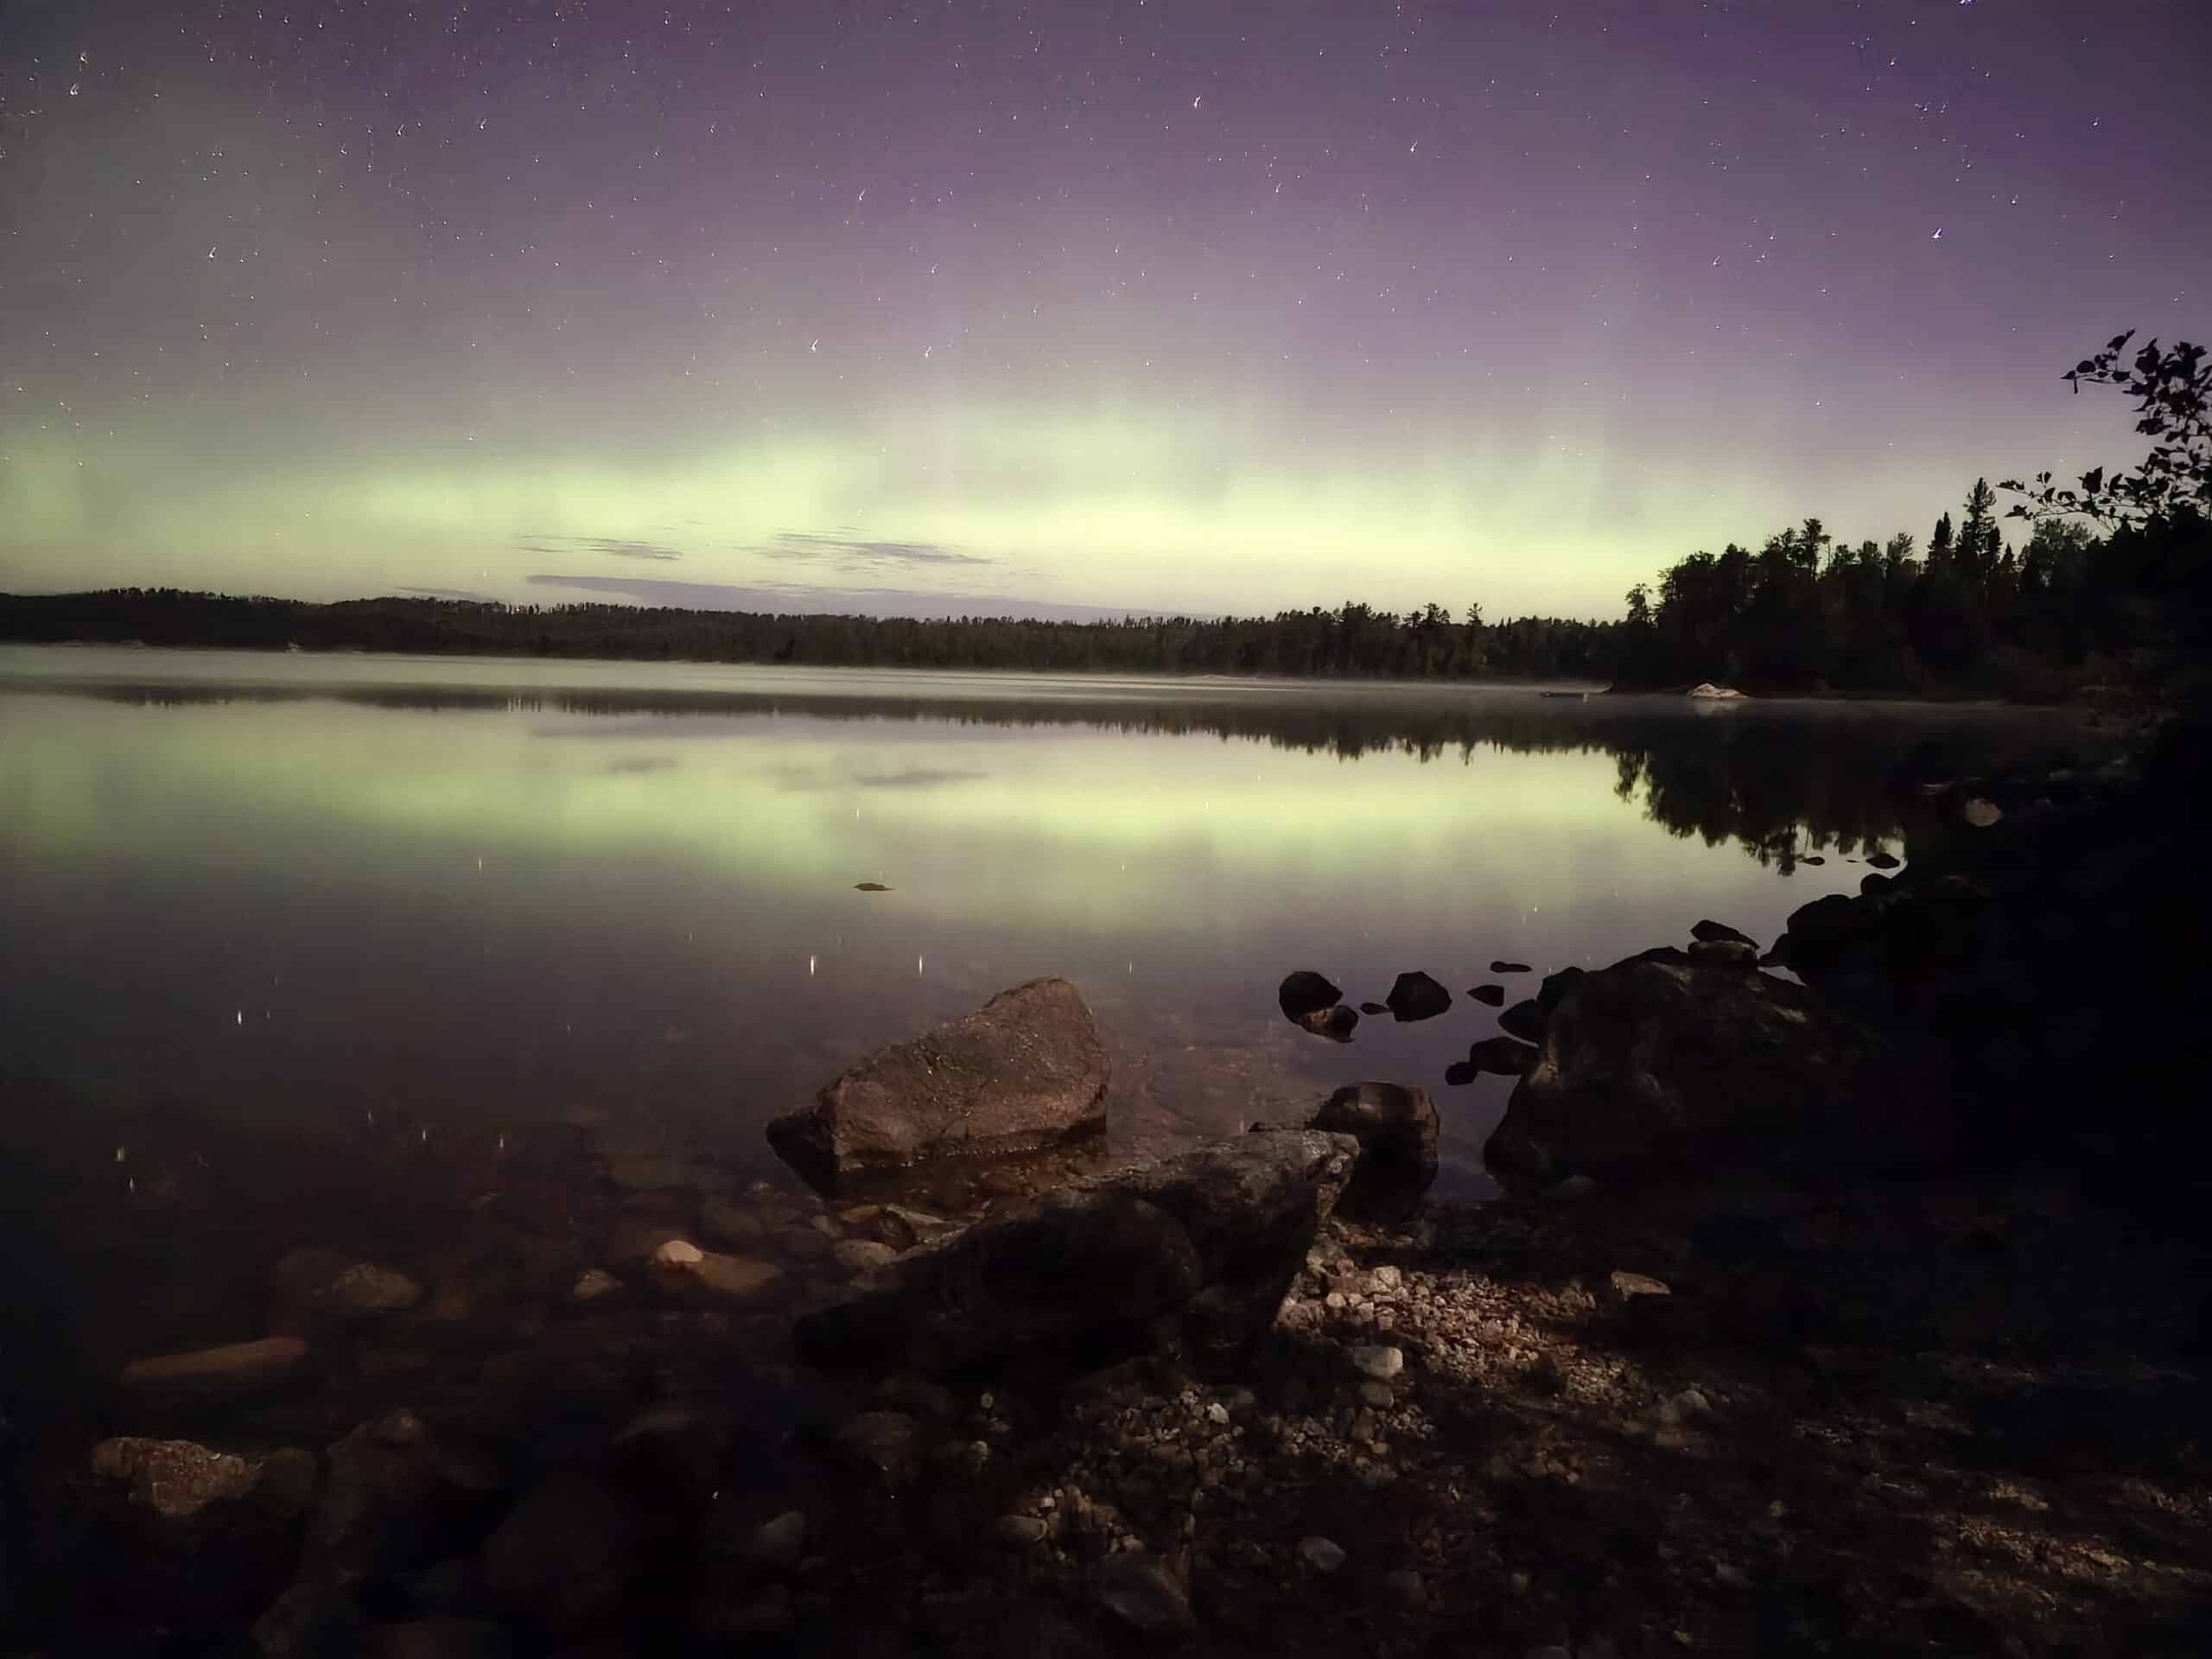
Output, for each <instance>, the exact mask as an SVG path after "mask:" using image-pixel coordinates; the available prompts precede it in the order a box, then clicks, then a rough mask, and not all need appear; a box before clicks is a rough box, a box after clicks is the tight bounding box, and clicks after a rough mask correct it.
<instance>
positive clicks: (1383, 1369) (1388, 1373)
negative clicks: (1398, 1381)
mask: <svg viewBox="0 0 2212 1659" xmlns="http://www.w3.org/2000/svg"><path fill="white" fill-rule="evenodd" d="M1351 1363H1353V1364H1354V1365H1356V1366H1357V1367H1358V1368H1359V1370H1361V1371H1362V1372H1363V1373H1364V1374H1365V1375H1367V1376H1371V1377H1374V1378H1375V1379H1376V1380H1377V1381H1378V1382H1383V1383H1387V1382H1389V1380H1390V1379H1391V1378H1392V1377H1394V1376H1397V1374H1398V1373H1399V1372H1401V1371H1402V1370H1405V1369H1406V1356H1405V1352H1404V1351H1403V1350H1402V1349H1398V1348H1391V1347H1386V1346H1383V1345H1380V1344H1364V1343H1363V1344H1361V1345H1360V1346H1359V1347H1357V1348H1355V1349H1353V1350H1352V1351H1351Z"/></svg>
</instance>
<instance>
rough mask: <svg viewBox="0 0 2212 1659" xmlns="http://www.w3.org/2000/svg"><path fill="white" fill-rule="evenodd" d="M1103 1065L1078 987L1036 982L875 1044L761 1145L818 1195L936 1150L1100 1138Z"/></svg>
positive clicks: (1007, 1149) (1102, 1050) (776, 1125)
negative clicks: (897, 1039)
mask: <svg viewBox="0 0 2212 1659" xmlns="http://www.w3.org/2000/svg"><path fill="white" fill-rule="evenodd" d="M1108 1071H1109V1067H1108V1062H1107V1058H1106V1046H1105V1045H1104V1044H1103V1043H1102V1042H1101V1041H1100V1040H1099V1037H1098V1027H1097V1026H1096V1024H1095V1023H1094V1022H1093V1021H1092V1020H1091V1017H1090V1009H1089V1008H1088V1007H1085V1006H1084V1001H1083V998H1082V996H1081V995H1078V994H1077V990H1076V988H1075V987H1074V986H1072V985H1071V984H1069V983H1068V982H1067V981H1065V979H1033V980H1031V981H1030V982H1028V983H1027V984H1026V985H1017V986H1016V987H1014V989H1012V990H1010V991H1002V992H1001V993H1000V994H999V995H996V996H995V997H993V998H992V999H991V1000H990V1001H988V1002H987V1003H985V1004H984V1005H983V1006H982V1008H980V1009H979V1010H977V1011H976V1013H974V1014H969V1015H968V1016H967V1017H966V1018H965V1019H961V1020H954V1021H953V1022H952V1023H951V1024H950V1025H946V1026H940V1027H938V1028H937V1029H936V1030H935V1031H931V1032H925V1033H923V1034H922V1035H921V1036H919V1037H917V1038H915V1039H913V1040H912V1041H911V1042H905V1043H897V1044H893V1046H891V1047H889V1048H885V1049H879V1050H878V1051H877V1052H875V1053H874V1054H871V1055H870V1056H868V1058H866V1059H864V1060H862V1061H861V1063H860V1064H859V1065H855V1066H854V1067H853V1068H852V1070H850V1071H847V1072H846V1073H845V1074H844V1075H843V1076H842V1077H839V1078H837V1079H836V1081H835V1082H834V1083H832V1084H829V1086H828V1087H827V1088H825V1089H823V1091H822V1093H821V1095H820V1096H819V1097H818V1098H817V1100H816V1101H815V1103H814V1105H813V1107H812V1108H811V1109H810V1110H807V1111H803V1112H794V1113H792V1114H791V1115H790V1116H786V1117H779V1118H778V1119H777V1120H776V1121H775V1122H772V1123H771V1124H769V1126H768V1142H769V1144H770V1145H771V1146H772V1147H774V1148H775V1149H776V1153H777V1154H778V1156H779V1157H781V1158H782V1159H783V1160H785V1162H786V1163H788V1164H790V1165H791V1167H792V1168H793V1169H795V1170H797V1171H798V1173H800V1174H801V1175H802V1176H804V1178H805V1179H807V1180H809V1181H810V1182H811V1183H813V1185H816V1186H817V1187H818V1188H820V1189H822V1190H823V1191H824V1192H831V1191H834V1190H835V1189H836V1186H837V1185H838V1184H839V1183H840V1182H841V1181H842V1180H845V1179H849V1178H851V1177H854V1176H858V1175H865V1174H868V1173H879V1172H886V1171H891V1170H897V1169H903V1168H906V1167H909V1166H912V1165H914V1164H917V1163H921V1162H925V1161H927V1160H931V1159H935V1158H942V1157H948V1156H957V1155H965V1154H977V1153H1014V1152H1034V1151H1038V1150H1040V1149H1042V1148H1044V1147H1052V1146H1058V1145H1060V1144H1062V1143H1064V1142H1066V1141H1075V1140H1080V1139H1083V1138H1084V1137H1087V1136H1092V1135H1103V1134H1104V1132H1105V1128H1106V1084H1107V1078H1108Z"/></svg>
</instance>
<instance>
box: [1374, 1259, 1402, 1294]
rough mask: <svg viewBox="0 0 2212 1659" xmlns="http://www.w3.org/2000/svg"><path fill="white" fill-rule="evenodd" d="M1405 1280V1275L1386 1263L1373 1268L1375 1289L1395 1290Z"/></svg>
mask: <svg viewBox="0 0 2212 1659" xmlns="http://www.w3.org/2000/svg"><path fill="white" fill-rule="evenodd" d="M1405 1281H1406V1275H1405V1274H1402V1273H1401V1272H1399V1271H1398V1269H1397V1268H1394V1267H1391V1266H1389V1264H1388V1263H1385V1264H1384V1265H1383V1266H1382V1267H1379V1268H1376V1269H1375V1288H1376V1289H1377V1290H1396V1289H1397V1288H1399V1287H1401V1286H1402V1285H1403V1284H1404V1283H1405Z"/></svg>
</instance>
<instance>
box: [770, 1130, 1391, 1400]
mask: <svg viewBox="0 0 2212 1659" xmlns="http://www.w3.org/2000/svg"><path fill="white" fill-rule="evenodd" d="M1357 1155H1358V1143H1357V1141H1353V1140H1352V1139H1351V1137H1349V1136H1344V1135H1321V1134H1313V1133H1300V1132H1284V1133H1278V1134H1271V1135H1245V1136H1242V1137H1239V1138H1237V1139H1235V1140H1231V1141H1220V1142H1217V1143H1215V1144H1214V1145H1212V1146H1209V1147H1201V1148H1199V1149H1198V1150H1197V1151H1195V1152H1191V1153H1186V1154H1183V1155H1182V1156H1180V1157H1178V1158H1171V1159H1168V1160H1165V1161H1163V1162H1160V1163H1157V1164H1151V1165H1147V1166H1143V1167H1141V1168H1139V1169H1135V1170H1131V1171H1128V1172H1126V1173H1122V1174H1119V1175H1116V1176H1113V1177H1110V1178H1104V1179H1094V1180H1089V1181H1084V1182H1079V1183H1077V1184H1076V1185H1071V1186H1068V1187H1065V1188H1062V1189H1059V1190H1058V1191H1055V1192H1047V1193H1045V1194H1043V1195H1042V1196H1040V1197H1038V1198H1031V1199H1027V1200H1026V1201H1024V1202H1021V1203H1019V1204H1015V1205H1011V1206H1008V1207H1007V1208H1006V1209H1004V1210H1002V1211H997V1212H995V1213H994V1214H992V1215H990V1216H988V1217H985V1218H984V1219H983V1220H982V1221H981V1222H979V1223H977V1224H976V1225H975V1226H973V1227H971V1228H969V1230H967V1231H966V1232H964V1233H963V1234H961V1235H960V1236H958V1237H957V1238H955V1239H953V1240H952V1241H950V1243H946V1244H944V1245H942V1246H940V1247H938V1248H937V1249H926V1250H923V1251H920V1252H918V1253H916V1254H914V1255H909V1256H907V1257H906V1258H904V1259H903V1260H901V1261H900V1262H898V1263H897V1264H896V1265H894V1266H893V1267H890V1268H885V1269H883V1270H882V1277H881V1279H880V1281H879V1282H877V1283H874V1284H872V1285H870V1286H869V1287H868V1288H866V1289H864V1290H862V1291H861V1292H860V1293H858V1294H855V1295H853V1296H850V1297H849V1298H847V1299H846V1300H842V1301H840V1302H836V1303H832V1304H831V1305H829V1306H826V1307H823V1308H821V1309H819V1310H817V1311H816V1312H814V1313H810V1314H807V1315H806V1316H804V1318H802V1319H800V1320H799V1322H798V1328H797V1334H798V1342H799V1346H800V1349H801V1351H802V1352H803V1353H804V1354H805V1355H806V1356H807V1357H809V1358H810V1359H812V1360H814V1361H816V1362H817V1363H823V1364H829V1365H843V1366H853V1365H881V1366H896V1367H898V1368H900V1369H904V1370H915V1371H920V1372H923V1373H925V1374H932V1375H935V1374H943V1373H946V1372H950V1371H957V1370H963V1369H966V1368H969V1367H974V1366H979V1365H982V1364H984V1363H993V1362H1005V1361H1007V1360H1012V1359H1027V1360H1031V1361H1034V1362H1038V1363H1046V1364H1050V1365H1052V1366H1055V1367H1068V1368H1077V1369H1080V1368H1082V1367H1083V1366H1084V1365H1086V1364H1089V1363H1104V1362H1106V1361H1107V1360H1109V1359H1113V1358H1118V1357H1121V1356H1122V1355H1125V1354H1128V1353H1131V1352H1135V1351H1141V1350H1142V1349H1145V1348H1147V1347H1152V1346H1155V1345H1158V1344H1161V1343H1164V1342H1169V1341H1173V1340H1176V1339H1178V1338H1180V1339H1181V1340H1183V1341H1184V1342H1185V1344H1187V1345H1188V1346H1189V1347H1190V1348H1191V1349H1192V1351H1193V1352H1194V1354H1197V1355H1200V1356H1210V1355H1220V1354H1224V1353H1236V1352H1241V1351H1242V1350H1243V1347H1244V1346H1245V1345H1247V1344H1249V1341H1250V1339H1251V1338H1253V1337H1254V1336H1255V1335H1256V1334H1257V1333H1258V1332H1260V1331H1262V1330H1263V1329H1265V1328H1266V1327H1267V1325H1269V1324H1270V1323H1272V1321H1273V1319H1274V1313H1275V1310H1276V1309H1277V1308H1278V1307H1279V1306H1281V1302H1282V1298H1283V1294H1284V1292H1285V1291H1286V1290H1287V1289H1288V1287H1289V1286H1290V1282H1291V1281H1292V1279H1293V1278H1294V1277H1295V1275H1296V1274H1297V1272H1298V1269H1299V1268H1300V1264H1301V1263H1302V1262H1304V1260H1305V1255H1306V1249H1307V1248H1308V1247H1309V1246H1310V1245H1311V1244H1312V1243H1313V1236H1314V1234H1315V1232H1316V1231H1317V1230H1319V1226H1320V1224H1321V1222H1322V1220H1323V1219H1324V1218H1325V1217H1326V1216H1327V1215H1328V1213H1329V1211H1330V1210H1331V1209H1332V1207H1333V1206H1334V1205H1335V1203H1336V1200H1337V1198H1338V1194H1339V1193H1341V1192H1343V1190H1344V1185H1345V1184H1346V1182H1348V1181H1349V1180H1350V1179H1351V1173H1352V1169H1353V1166H1354V1164H1355V1162H1356V1160H1357Z"/></svg>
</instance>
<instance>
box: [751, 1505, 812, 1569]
mask: <svg viewBox="0 0 2212 1659" xmlns="http://www.w3.org/2000/svg"><path fill="white" fill-rule="evenodd" d="M805 1548H806V1515H805V1512H804V1510H785V1512H784V1513H783V1514H781V1515H779V1516H776V1517H775V1519H773V1520H772V1521H763V1522H761V1523H760V1525H759V1526H757V1527H755V1528H753V1530H752V1532H751V1533H749V1534H747V1537H746V1543H745V1551H744V1554H745V1559H746V1560H748V1561H750V1562H752V1563H753V1565H755V1566H759V1567H796V1566H797V1565H798V1558H799V1556H800V1554H802V1552H804V1550H805Z"/></svg>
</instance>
